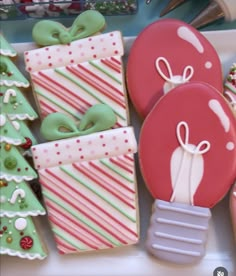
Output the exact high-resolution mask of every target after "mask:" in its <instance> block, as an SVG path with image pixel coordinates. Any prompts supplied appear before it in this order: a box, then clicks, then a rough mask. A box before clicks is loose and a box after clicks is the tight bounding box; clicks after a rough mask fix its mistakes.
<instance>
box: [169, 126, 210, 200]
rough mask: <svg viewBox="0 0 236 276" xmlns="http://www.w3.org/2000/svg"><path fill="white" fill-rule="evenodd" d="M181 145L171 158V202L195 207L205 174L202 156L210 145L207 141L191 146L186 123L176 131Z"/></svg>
mask: <svg viewBox="0 0 236 276" xmlns="http://www.w3.org/2000/svg"><path fill="white" fill-rule="evenodd" d="M182 127H183V128H184V130H185V138H184V140H183V139H182V137H181V133H180V129H181V128H182ZM176 134H177V139H178V142H179V144H180V146H179V147H177V148H176V149H175V150H174V152H173V154H172V156H171V164H170V169H171V182H172V188H173V193H172V196H171V200H170V201H171V202H172V201H175V202H180V203H186V204H191V205H194V200H193V198H194V194H195V192H196V190H197V188H198V186H199V184H200V182H201V179H202V177H203V173H204V159H203V157H202V155H203V154H204V153H206V152H208V151H209V149H210V143H209V142H208V141H206V140H203V141H201V142H199V144H198V145H193V144H189V127H188V124H187V123H186V122H183V121H181V122H179V124H178V125H177V129H176Z"/></svg>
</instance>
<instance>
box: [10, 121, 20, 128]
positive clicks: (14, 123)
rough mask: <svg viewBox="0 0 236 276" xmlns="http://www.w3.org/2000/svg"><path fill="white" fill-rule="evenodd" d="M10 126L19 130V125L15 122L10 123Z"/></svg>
mask: <svg viewBox="0 0 236 276" xmlns="http://www.w3.org/2000/svg"><path fill="white" fill-rule="evenodd" d="M12 124H13V126H14V128H15V129H16V130H20V124H19V122H17V121H12Z"/></svg>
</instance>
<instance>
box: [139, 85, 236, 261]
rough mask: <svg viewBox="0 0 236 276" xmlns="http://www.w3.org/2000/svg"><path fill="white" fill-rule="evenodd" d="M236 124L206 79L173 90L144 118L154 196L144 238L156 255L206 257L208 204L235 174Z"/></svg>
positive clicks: (145, 160) (144, 149)
mask: <svg viewBox="0 0 236 276" xmlns="http://www.w3.org/2000/svg"><path fill="white" fill-rule="evenodd" d="M186 103H187V104H186ZM235 126H236V123H235V117H234V116H233V113H232V111H231V109H230V107H229V105H228V103H227V102H226V100H225V99H224V98H223V96H222V95H221V94H220V93H217V90H216V89H215V88H213V87H212V86H210V85H209V84H206V83H204V82H191V83H186V84H182V85H180V86H178V87H176V88H174V89H172V90H171V92H170V93H168V94H166V95H165V96H163V97H162V98H161V99H160V100H159V101H158V102H157V104H156V105H155V106H154V108H153V109H152V110H151V112H150V113H149V114H148V116H147V117H146V119H145V121H144V123H143V126H142V129H141V133H140V139H139V159H140V168H141V171H142V174H143V177H144V180H145V182H146V185H147V186H148V188H149V191H150V193H151V194H152V196H153V197H154V199H155V202H154V204H153V213H152V216H151V219H150V228H149V230H148V234H147V242H146V247H147V250H148V251H149V252H150V253H151V254H152V255H154V256H155V257H158V258H160V259H162V260H166V261H170V262H174V263H178V264H190V263H196V262H198V261H199V259H200V258H202V257H203V256H204V254H205V244H206V242H207V232H208V225H209V220H210V217H211V212H210V209H209V208H211V207H213V206H214V205H215V204H216V203H217V202H218V201H219V200H221V199H222V198H223V197H224V195H225V194H226V193H227V191H228V190H229V188H230V186H231V184H232V183H233V181H234V179H235V176H236V142H235V141H236V127H235ZM222 172H223V173H222Z"/></svg>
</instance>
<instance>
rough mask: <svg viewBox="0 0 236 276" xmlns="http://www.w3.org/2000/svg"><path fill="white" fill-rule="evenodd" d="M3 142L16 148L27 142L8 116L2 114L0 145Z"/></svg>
mask: <svg viewBox="0 0 236 276" xmlns="http://www.w3.org/2000/svg"><path fill="white" fill-rule="evenodd" d="M3 142H5V143H8V144H12V145H16V146H17V145H21V144H24V143H25V142H26V140H25V138H24V137H22V135H21V134H20V133H19V132H18V131H17V130H16V129H15V127H14V125H13V124H12V122H11V121H10V120H9V118H8V116H7V115H6V114H0V143H3ZM1 157H2V156H1Z"/></svg>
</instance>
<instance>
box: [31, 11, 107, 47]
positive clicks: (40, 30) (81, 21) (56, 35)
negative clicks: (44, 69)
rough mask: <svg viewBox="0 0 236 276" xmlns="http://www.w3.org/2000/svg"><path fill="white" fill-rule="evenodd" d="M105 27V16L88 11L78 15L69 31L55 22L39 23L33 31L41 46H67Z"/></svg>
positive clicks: (45, 21) (34, 38)
mask: <svg viewBox="0 0 236 276" xmlns="http://www.w3.org/2000/svg"><path fill="white" fill-rule="evenodd" d="M104 27H105V18H104V16H103V15H102V14H101V13H100V12H98V11H95V10H87V11H84V12H83V13H81V14H80V15H78V16H77V18H76V19H75V21H74V22H73V24H72V26H71V27H70V28H68V29H67V28H65V26H63V25H62V24H60V23H59V22H56V21H53V20H41V21H39V22H37V23H36V24H35V25H34V27H33V30H32V38H33V40H34V41H35V42H36V43H37V44H38V45H40V46H49V45H57V44H67V43H70V42H72V41H74V40H78V39H81V38H85V37H88V36H91V35H93V34H96V33H97V32H99V31H100V30H101V29H103V28H104Z"/></svg>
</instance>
